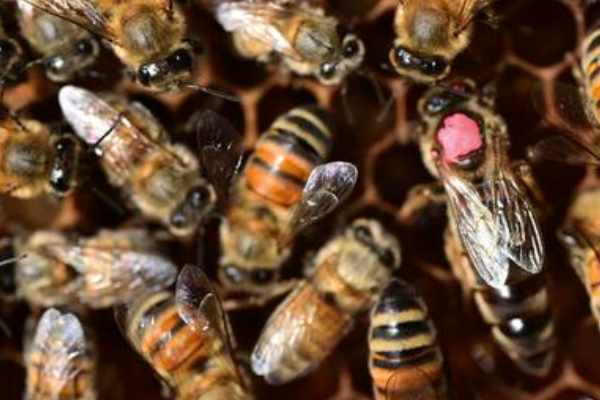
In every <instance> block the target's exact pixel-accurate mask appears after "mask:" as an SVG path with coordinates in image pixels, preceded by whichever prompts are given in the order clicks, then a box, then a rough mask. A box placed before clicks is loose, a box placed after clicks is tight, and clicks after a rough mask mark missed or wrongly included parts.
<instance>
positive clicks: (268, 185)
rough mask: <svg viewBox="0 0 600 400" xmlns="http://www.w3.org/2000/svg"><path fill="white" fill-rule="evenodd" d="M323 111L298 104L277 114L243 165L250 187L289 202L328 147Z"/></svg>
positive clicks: (295, 198) (271, 198)
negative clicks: (277, 116) (281, 114)
mask: <svg viewBox="0 0 600 400" xmlns="http://www.w3.org/2000/svg"><path fill="white" fill-rule="evenodd" d="M328 119H329V117H328V116H327V114H326V112H325V110H323V109H321V108H319V107H316V106H305V107H297V108H294V109H292V110H290V111H289V112H288V113H286V114H284V115H283V116H281V117H279V118H278V119H277V120H275V122H273V124H272V125H271V128H270V129H269V130H268V131H267V132H266V133H265V134H264V135H263V136H262V137H261V138H260V140H259V141H258V144H257V146H256V150H255V152H254V154H253V156H252V158H251V159H250V160H249V161H248V165H247V167H246V172H245V175H246V178H247V182H248V185H249V186H250V187H251V188H252V190H253V191H254V192H256V193H258V194H259V195H261V196H262V197H264V198H266V199H267V200H269V201H273V202H275V203H277V204H282V205H286V206H289V205H292V204H293V203H295V202H296V201H298V200H299V199H300V196H301V195H302V189H303V188H304V184H305V183H306V180H307V179H308V177H309V175H310V173H311V171H312V170H313V168H314V167H315V166H316V165H318V164H320V163H322V162H323V161H324V160H325V159H326V157H327V155H328V154H329V150H330V148H331V127H330V123H329V121H328Z"/></svg>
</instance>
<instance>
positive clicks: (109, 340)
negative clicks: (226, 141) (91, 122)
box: [0, 0, 600, 400]
mask: <svg viewBox="0 0 600 400" xmlns="http://www.w3.org/2000/svg"><path fill="white" fill-rule="evenodd" d="M323 3H327V4H326V5H327V7H328V8H330V9H331V11H332V12H333V13H335V14H336V15H338V16H340V18H342V19H343V20H344V21H345V22H346V23H348V24H349V25H350V26H352V27H353V28H354V29H356V31H357V32H358V33H359V35H360V36H361V37H362V38H363V39H364V41H365V43H366V47H367V56H366V63H365V71H368V72H369V74H370V75H371V76H372V77H375V79H374V80H373V79H371V78H369V77H368V76H366V75H368V74H355V75H353V76H351V77H349V79H348V80H347V82H346V84H345V86H344V87H338V88H328V87H322V86H320V85H318V84H317V83H316V82H314V81H310V80H304V79H291V78H290V77H288V76H284V75H282V74H280V73H278V72H277V71H271V70H267V69H265V68H263V67H261V66H259V65H257V64H256V63H254V62H251V61H247V60H243V59H240V58H239V57H237V56H236V55H235V54H234V52H233V51H232V48H231V46H230V43H229V41H228V37H227V35H226V34H225V33H224V32H223V31H222V30H221V29H220V27H219V26H218V24H217V23H216V22H215V21H214V20H212V19H211V16H210V15H209V14H208V13H207V12H206V11H204V10H202V9H201V8H200V7H196V6H194V5H193V4H192V5H189V6H187V10H188V12H189V13H190V20H192V21H194V23H193V24H192V25H193V27H194V29H195V30H197V32H194V33H196V34H198V35H199V36H200V37H201V38H203V39H204V41H203V50H204V55H203V63H202V68H201V73H200V76H199V78H198V81H199V82H200V83H202V84H207V85H211V86H212V87H215V88H219V89H222V90H226V91H233V92H235V93H237V94H238V95H239V96H240V98H241V102H240V103H232V102H228V101H224V100H222V99H220V98H216V97H212V96H208V95H205V94H203V93H201V92H194V91H183V92H181V93H178V94H161V95H150V94H148V93H145V92H143V91H142V90H140V89H138V88H137V87H135V86H133V85H132V84H131V83H129V82H127V81H126V80H119V79H118V76H119V75H118V73H119V71H118V70H117V69H116V68H114V65H116V61H115V59H114V57H113V56H111V55H110V54H108V53H109V52H105V54H103V56H102V60H101V61H100V64H99V66H98V67H97V69H98V70H99V71H101V72H102V74H103V75H104V76H103V77H100V78H97V79H89V80H86V82H84V83H82V84H84V85H85V86H86V87H91V88H93V89H97V90H118V91H121V92H126V93H128V94H130V95H131V97H133V98H136V99H138V100H140V101H142V102H143V103H144V104H146V105H147V106H148V107H149V108H151V109H152V111H154V112H155V114H156V115H157V116H158V117H159V119H160V120H161V121H162V122H163V123H164V124H165V125H166V126H168V127H169V129H170V131H171V132H172V134H173V136H174V138H175V139H176V140H178V141H182V142H185V143H188V144H189V145H190V146H191V147H192V148H194V146H195V145H196V144H195V137H194V135H193V129H190V127H191V126H193V124H191V123H190V122H189V121H193V115H194V113H195V112H196V111H197V110H201V109H206V108H211V109H214V110H216V111H217V112H219V113H221V114H222V115H224V116H226V117H227V118H229V119H230V120H231V121H232V122H233V123H234V125H235V126H236V127H237V128H238V129H239V130H240V132H243V133H244V139H245V145H246V147H247V148H248V149H250V148H252V146H253V144H254V142H255V141H256V138H257V137H258V135H259V133H260V132H261V131H263V130H264V129H265V128H266V127H267V126H268V125H269V123H270V122H271V121H273V119H274V118H275V117H276V116H278V115H279V114H280V113H282V112H284V111H285V110H287V109H288V108H290V107H292V106H294V105H298V104H302V103H306V102H313V101H316V102H318V103H319V104H321V105H323V106H325V107H327V108H328V109H329V110H330V111H331V112H332V113H333V115H334V118H335V122H336V130H335V137H334V150H333V155H332V159H336V160H346V161H351V162H353V163H355V164H356V165H357V166H358V167H359V169H360V181H359V184H358V185H357V188H356V190H355V192H354V194H353V196H352V198H351V199H350V200H349V201H347V202H346V204H345V205H344V206H343V207H342V209H341V211H340V212H339V213H337V214H336V215H335V216H334V217H330V218H328V219H327V221H325V222H324V223H322V224H320V226H319V227H318V228H314V229H313V230H312V231H311V232H310V233H311V234H309V235H306V237H305V238H303V239H302V240H301V243H299V246H298V251H297V254H295V255H294V257H292V259H291V260H290V262H289V263H288V264H289V265H287V266H286V272H287V273H288V274H289V275H298V274H299V273H300V270H301V268H302V263H303V262H304V259H305V257H306V255H305V254H306V251H307V250H308V251H310V250H314V249H315V248H317V247H318V246H319V245H320V244H321V243H323V241H324V240H325V239H326V237H327V235H328V234H330V233H331V232H332V231H333V230H334V229H335V227H336V226H340V225H343V224H344V223H346V222H347V221H349V220H351V219H352V218H354V217H356V216H371V217H375V218H378V219H379V220H381V221H383V222H384V223H386V224H387V226H388V228H389V229H391V230H392V231H393V232H395V233H396V234H397V235H398V236H399V238H400V240H401V242H402V246H403V253H404V261H403V265H402V267H401V270H400V273H399V275H400V276H401V277H403V278H405V279H407V280H408V281H410V282H411V283H413V284H414V285H415V286H416V287H417V288H418V289H419V291H420V292H421V294H422V295H423V296H424V298H425V300H426V302H427V304H428V306H429V309H430V312H431V316H432V318H433V321H434V323H435V325H436V327H437V329H438V332H439V340H440V344H441V346H442V348H443V351H444V355H445V359H446V372H447V376H448V382H449V387H450V391H451V393H452V396H453V397H452V398H454V399H461V400H463V399H465V400H466V399H479V400H487V399H533V400H550V399H555V400H567V399H572V400H584V399H600V336H598V331H597V328H596V324H595V321H594V320H593V319H592V317H591V316H590V313H589V311H588V300H587V297H586V294H585V291H584V289H583V287H582V286H581V285H580V283H579V281H578V280H577V277H576V276H575V274H574V272H573V271H572V269H571V268H570V267H569V266H568V265H567V263H566V256H565V254H564V252H563V251H562V250H561V248H560V246H559V245H558V243H557V241H556V239H555V235H554V232H555V229H556V227H557V226H558V225H559V224H560V221H561V219H562V216H563V215H564V212H565V208H566V206H567V205H568V202H569V199H570V198H571V196H572V195H573V194H574V193H576V191H577V190H579V188H580V185H582V184H587V183H589V182H591V181H593V180H594V179H595V178H594V176H593V173H591V172H590V171H586V170H585V169H583V168H580V167H571V166H565V165H564V164H558V163H552V162H541V163H538V164H535V165H534V166H533V172H534V175H535V177H536V179H537V180H538V182H539V184H540V186H541V187H542V189H543V191H544V194H545V196H546V200H547V203H548V206H549V210H550V211H551V212H550V213H549V217H548V218H547V220H546V221H545V226H544V229H545V238H546V240H547V249H548V257H547V259H548V262H547V266H546V271H547V275H548V280H549V287H550V293H551V301H552V304H553V307H554V316H555V322H556V325H557V336H558V345H557V354H558V357H557V360H556V362H555V365H554V367H553V369H552V371H551V372H550V374H549V375H548V376H547V377H544V378H533V377H530V376H525V375H523V374H520V373H519V372H518V371H517V370H516V368H515V367H514V366H513V365H512V364H511V363H510V361H509V360H508V359H507V358H506V357H505V356H504V355H503V354H501V353H500V351H499V350H498V348H497V347H496V346H495V345H494V344H493V343H492V342H491V340H490V337H489V334H488V331H487V328H486V327H485V326H484V324H483V323H482V322H481V320H480V317H479V316H478V314H477V310H476V309H475V307H474V305H473V304H472V303H471V300H470V298H469V297H468V296H466V295H464V294H463V293H462V292H461V289H460V285H459V283H458V282H457V281H456V279H455V278H454V276H453V275H452V273H451V270H450V268H449V266H448V265H447V262H446V261H445V258H444V255H443V251H442V249H443V245H442V232H443V227H444V225H445V211H444V210H443V209H442V210H433V211H432V212H431V213H430V214H428V215H426V216H424V218H423V219H420V220H419V221H418V223H409V222H407V219H406V215H405V214H404V213H402V212H401V206H402V204H403V202H404V200H405V199H406V196H407V193H408V190H409V189H410V188H411V187H413V186H414V185H415V184H419V183H425V182H431V181H432V178H431V177H430V176H429V174H428V173H427V172H426V170H425V168H424V166H423V164H422V163H421V160H420V155H419V151H418V148H417V146H416V145H415V143H414V139H413V135H412V133H413V132H412V127H414V122H415V118H416V113H415V102H416V100H417V99H418V98H419V96H420V94H422V93H423V91H424V88H423V87H419V86H415V85H412V84H411V83H409V82H407V81H405V80H403V79H401V78H399V77H397V76H395V75H394V74H391V73H389V71H388V70H387V69H386V68H383V67H382V64H385V63H386V59H387V51H388V49H389V48H390V46H391V43H392V40H393V29H392V26H393V10H394V7H395V6H396V5H397V3H398V0H379V1H378V0H330V1H328V2H325V1H323ZM495 9H496V12H497V14H498V15H499V21H498V26H497V27H492V26H489V25H486V24H480V23H478V24H477V27H476V33H475V37H474V40H473V43H472V46H471V47H470V49H469V50H468V51H466V52H465V53H464V54H462V55H461V56H460V57H459V59H458V60H457V62H456V64H455V69H454V73H455V74H456V75H459V76H469V77H472V78H474V79H475V80H476V81H477V82H479V83H480V84H482V85H483V84H486V83H490V82H491V83H493V84H495V85H496V87H497V95H498V98H497V108H498V111H499V113H500V114H501V115H502V116H504V118H505V119H506V121H507V123H508V126H509V130H510V136H511V140H512V148H511V156H512V157H514V158H523V157H524V156H525V152H526V148H527V147H528V146H530V145H532V144H534V143H535V142H536V141H537V140H539V139H540V138H542V137H544V136H546V135H549V134H552V133H556V132H557V130H556V128H554V127H553V126H552V125H551V124H549V123H547V122H546V121H547V120H546V119H545V116H546V115H545V113H544V112H540V110H539V109H538V108H536V107H535V106H534V102H533V101H532V95H531V94H532V91H533V88H534V87H536V86H537V85H538V83H541V85H542V86H541V87H542V89H543V91H544V92H545V93H546V94H547V95H548V96H552V90H551V89H552V86H553V84H554V83H555V82H557V81H567V82H568V81H571V82H572V81H573V79H572V73H571V71H572V67H573V65H574V64H575V62H576V61H575V56H576V51H577V48H578V43H580V42H581V41H582V39H583V36H584V34H585V32H586V29H587V27H588V26H590V25H593V23H594V22H596V21H597V19H598V18H599V17H600V14H598V11H599V10H600V8H599V7H598V6H596V5H592V6H590V7H587V8H586V7H584V6H583V5H582V4H581V3H580V2H579V0H503V1H498V2H497V3H496V4H495ZM57 90H58V87H57V86H56V85H54V84H52V83H50V82H48V81H47V80H45V79H44V78H43V77H42V74H41V73H40V71H37V70H32V71H30V73H29V77H28V79H27V81H26V82H25V83H22V84H19V85H17V86H15V87H12V88H10V89H8V90H7V92H6V96H5V101H6V103H7V104H8V106H9V107H10V109H13V110H20V112H22V113H24V114H28V115H32V116H35V117H36V118H38V119H41V120H44V121H48V122H53V123H54V122H60V112H59V108H58V104H57V100H56V93H57ZM390 98H391V99H392V101H388V99H390ZM386 107H388V108H389V110H388V111H385V108H386ZM550 111H552V110H548V111H547V112H550ZM97 179H98V182H97V183H96V182H95V186H97V188H98V189H97V190H91V189H89V188H84V189H83V190H80V191H79V192H78V193H76V194H75V195H74V196H72V197H69V198H67V199H66V200H64V201H61V202H59V201H56V200H55V199H50V198H38V199H34V200H30V201H21V200H15V199H11V198H7V197H5V198H2V224H1V230H2V231H1V232H2V235H3V236H5V237H10V236H12V235H15V234H19V233H23V232H29V231H32V230H34V229H39V228H50V229H64V230H69V229H71V230H75V229H76V230H77V231H79V232H82V233H84V234H86V233H90V234H91V233H93V232H95V231H96V230H97V229H98V228H100V227H115V226H122V225H131V226H137V225H140V224H144V221H142V220H141V219H140V218H139V216H136V215H132V214H131V213H124V212H123V211H122V210H121V209H119V208H118V207H117V208H116V209H115V207H113V206H111V205H110V204H107V203H106V202H105V201H102V199H101V198H100V197H99V196H98V195H97V192H98V191H101V192H103V193H104V194H105V195H107V194H108V195H110V193H111V189H110V188H109V187H108V186H107V185H106V182H105V181H103V179H102V176H101V175H98V176H97ZM213 225H214V224H209V226H208V227H207V231H208V232H209V234H207V235H206V236H205V237H207V238H210V237H214V236H215V235H214V233H215V230H214V229H215V226H213ZM199 241H200V238H199V237H196V238H193V239H192V240H189V241H186V242H177V241H174V240H171V239H166V240H165V244H166V245H167V248H168V250H169V252H170V253H171V255H172V256H173V259H174V260H175V261H177V262H178V263H179V264H180V265H183V263H186V262H187V263H201V264H202V265H203V266H205V267H206V268H207V269H208V270H209V271H210V272H213V271H214V268H215V260H216V257H217V254H218V249H217V248H216V243H214V241H210V240H207V241H206V242H205V243H204V245H202V246H200V245H199ZM200 247H201V248H202V251H199V248H200ZM275 303H276V302H272V303H270V304H268V305H267V306H266V307H264V308H261V309H248V310H241V311H235V312H233V313H232V314H231V319H232V323H233V328H234V331H235V335H236V337H237V339H238V342H239V347H240V359H241V360H242V362H244V360H247V357H248V354H249V351H250V350H251V348H252V344H253V343H254V342H255V340H256V339H257V337H258V334H259V333H260V330H261V327H262V324H263V323H264V322H265V321H266V318H267V317H268V315H269V313H270V312H271V311H272V310H273V308H274V307H275V305H276V304H275ZM39 311H40V310H30V309H29V308H28V306H27V305H26V304H23V303H19V302H16V301H2V302H1V303H0V314H1V315H2V318H3V319H4V320H5V321H6V323H7V325H8V327H9V328H10V330H11V332H12V335H11V336H10V337H7V336H6V335H4V334H2V335H0V393H1V395H0V397H2V398H3V399H7V400H12V399H20V398H21V396H22V391H23V387H24V377H25V371H24V368H23V361H22V355H21V349H22V336H23V326H24V323H25V320H26V317H27V315H29V314H31V313H34V314H35V313H39ZM84 320H85V322H86V324H88V325H89V327H90V331H91V332H93V333H94V336H95V339H96V348H97V353H98V357H99V374H98V376H99V382H98V385H99V388H98V390H99V393H100V395H99V398H101V399H114V400H121V399H127V400H136V399H145V400H154V399H162V398H164V397H161V396H163V392H162V391H161V386H160V384H159V382H158V380H157V379H155V377H154V375H153V373H152V371H151V369H150V368H149V367H148V366H147V365H146V364H145V363H144V362H143V361H142V360H141V359H140V358H139V357H138V356H137V355H136V354H135V353H134V352H133V351H132V350H131V349H130V347H129V345H128V344H127V343H126V341H125V340H124V339H123V337H122V335H121V334H120V332H119V330H118V328H117V327H116V324H115V323H114V320H113V316H112V312H111V311H94V312H91V311H89V312H87V313H86V314H85V316H84ZM367 327H368V319H367V318H366V316H364V317H362V318H361V319H360V320H359V321H358V323H357V326H356V329H354V330H353V331H352V333H351V334H350V335H349V336H348V337H347V338H345V339H344V340H343V342H342V343H341V344H340V346H339V347H338V349H337V351H336V352H335V353H334V354H333V355H332V356H330V357H329V358H328V359H327V360H326V361H325V362H324V363H323V365H321V366H320V368H319V369H318V370H317V371H316V372H315V373H314V374H311V375H310V376H307V377H306V378H302V379H299V380H297V381H295V382H293V383H290V384H288V385H284V386H280V387H269V386H268V385H266V384H265V383H264V382H262V381H261V380H259V379H255V380H254V384H255V388H256V392H257V397H258V398H259V399H275V398H286V399H289V400H292V399H315V400H317V399H329V400H359V399H368V398H371V387H370V378H369V375H368V370H367V363H366V360H367V343H366V330H367Z"/></svg>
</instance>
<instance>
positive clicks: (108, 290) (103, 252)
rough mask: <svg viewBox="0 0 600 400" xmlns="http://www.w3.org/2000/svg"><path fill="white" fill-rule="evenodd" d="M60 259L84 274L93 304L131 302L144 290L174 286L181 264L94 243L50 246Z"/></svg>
mask: <svg viewBox="0 0 600 400" xmlns="http://www.w3.org/2000/svg"><path fill="white" fill-rule="evenodd" d="M48 251H49V252H50V253H51V254H52V255H53V256H54V257H56V258H57V259H58V260H60V261H62V262H64V263H66V264H68V265H70V266H72V267H73V268H75V269H76V270H77V271H78V272H79V273H81V274H82V279H83V283H84V290H81V291H80V292H79V297H80V298H81V300H82V301H83V302H84V303H86V304H89V305H91V306H96V307H108V306H111V305H114V304H115V303H118V302H127V301H130V300H132V299H133V298H135V297H137V296H140V295H141V294H143V293H144V292H150V291H156V290H161V289H164V288H166V287H168V286H170V285H171V284H172V283H173V282H174V281H175V277H176V276H177V268H176V267H175V265H174V264H173V263H171V262H170V261H169V260H167V259H165V258H163V257H161V256H159V255H156V254H145V253H140V252H136V251H129V250H123V249H116V248H115V249H108V248H97V247H93V246H62V245H55V246H49V247H48Z"/></svg>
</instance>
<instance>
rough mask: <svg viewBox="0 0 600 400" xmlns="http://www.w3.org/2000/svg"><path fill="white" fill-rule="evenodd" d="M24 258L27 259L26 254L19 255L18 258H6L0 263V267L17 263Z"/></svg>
mask: <svg viewBox="0 0 600 400" xmlns="http://www.w3.org/2000/svg"><path fill="white" fill-rule="evenodd" d="M25 258H27V253H23V254H19V255H18V256H14V257H10V258H7V259H6V260H2V261H0V267H4V266H6V265H9V264H14V263H17V262H19V261H21V260H23V259H25Z"/></svg>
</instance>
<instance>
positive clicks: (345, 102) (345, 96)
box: [341, 81, 356, 126]
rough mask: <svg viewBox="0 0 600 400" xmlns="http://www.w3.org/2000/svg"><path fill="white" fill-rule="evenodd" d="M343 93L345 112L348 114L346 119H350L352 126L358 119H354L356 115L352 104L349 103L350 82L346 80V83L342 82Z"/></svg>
mask: <svg viewBox="0 0 600 400" xmlns="http://www.w3.org/2000/svg"><path fill="white" fill-rule="evenodd" d="M341 95H342V106H343V107H344V114H346V119H347V120H348V123H349V124H350V126H352V125H354V123H355V122H356V121H355V120H354V116H353V115H352V112H351V111H350V104H349V103H348V83H347V82H346V81H344V83H343V84H342V90H341Z"/></svg>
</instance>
